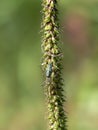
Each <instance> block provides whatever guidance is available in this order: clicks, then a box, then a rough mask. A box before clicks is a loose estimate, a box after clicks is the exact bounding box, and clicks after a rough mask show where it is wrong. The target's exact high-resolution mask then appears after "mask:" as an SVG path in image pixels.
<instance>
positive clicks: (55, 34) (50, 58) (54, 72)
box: [42, 0, 67, 130]
mask: <svg viewBox="0 0 98 130" xmlns="http://www.w3.org/2000/svg"><path fill="white" fill-rule="evenodd" d="M42 5H43V22H42V29H43V40H42V51H43V58H42V70H43V74H44V78H45V84H44V90H45V95H46V101H47V108H48V120H49V130H67V128H66V116H65V112H64V108H63V105H64V101H65V100H64V96H63V88H62V86H63V79H62V53H61V49H60V44H59V43H60V37H59V36H60V33H59V22H58V21H59V20H58V9H57V7H58V5H57V0H43V2H42Z"/></svg>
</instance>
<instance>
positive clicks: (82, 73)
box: [0, 0, 98, 130]
mask: <svg viewBox="0 0 98 130" xmlns="http://www.w3.org/2000/svg"><path fill="white" fill-rule="evenodd" d="M59 5H60V23H61V27H62V31H61V32H62V41H63V44H61V46H62V47H63V53H64V62H63V65H64V71H63V74H64V80H65V86H64V89H65V95H66V96H67V103H66V104H65V110H66V112H67V113H68V128H69V129H68V130H98V58H97V56H98V44H97V43H98V36H97V34H98V14H97V12H98V0H62V1H60V3H59ZM40 11H41V1H37V0H0V130H45V125H44V124H45V123H44V100H43V87H42V75H41V69H40V64H41V50H40V46H41V38H40V37H41V35H40V23H41V13H40Z"/></svg>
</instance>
